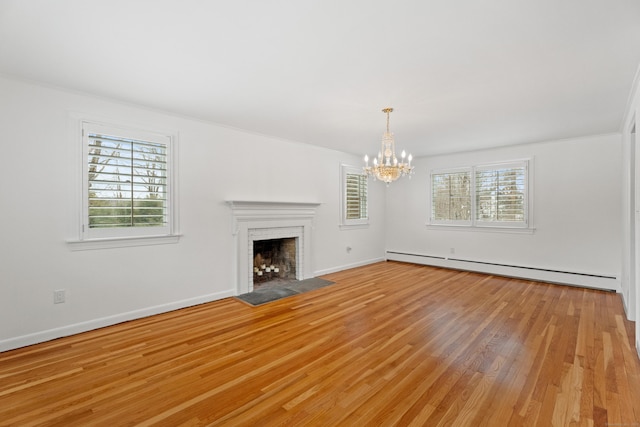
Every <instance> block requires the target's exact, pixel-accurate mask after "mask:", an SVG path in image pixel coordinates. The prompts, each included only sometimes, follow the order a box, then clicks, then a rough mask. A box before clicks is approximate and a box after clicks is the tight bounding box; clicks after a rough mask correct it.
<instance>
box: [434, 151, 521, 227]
mask: <svg viewBox="0 0 640 427" xmlns="http://www.w3.org/2000/svg"><path fill="white" fill-rule="evenodd" d="M528 166H529V161H528V160H524V161H515V162H509V163H500V164H488V165H477V166H472V167H469V168H464V169H450V170H439V171H433V172H432V173H431V210H430V221H429V222H430V224H433V225H460V226H472V227H502V228H527V227H528V226H529V225H528V224H529V218H528V216H529V206H528V200H529V181H528V174H529V168H528Z"/></svg>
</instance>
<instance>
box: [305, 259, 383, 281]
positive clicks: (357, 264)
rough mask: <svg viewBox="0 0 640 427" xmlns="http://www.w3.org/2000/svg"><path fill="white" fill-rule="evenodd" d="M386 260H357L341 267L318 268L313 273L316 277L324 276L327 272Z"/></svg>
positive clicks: (335, 271)
mask: <svg viewBox="0 0 640 427" xmlns="http://www.w3.org/2000/svg"><path fill="white" fill-rule="evenodd" d="M382 261H386V258H384V257H381V258H373V259H369V260H366V261H360V262H355V263H353V264H346V265H342V266H340V267H333V268H326V269H324V270H316V271H315V272H314V273H313V276H314V277H318V276H322V275H325V274H331V273H337V272H338V271H343V270H348V269H350V268H356V267H362V266H363V265H369V264H375V263H376V262H382Z"/></svg>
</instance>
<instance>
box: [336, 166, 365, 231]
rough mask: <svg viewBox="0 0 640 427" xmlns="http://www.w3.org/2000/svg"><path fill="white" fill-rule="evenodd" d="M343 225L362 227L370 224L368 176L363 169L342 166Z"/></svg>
mask: <svg viewBox="0 0 640 427" xmlns="http://www.w3.org/2000/svg"><path fill="white" fill-rule="evenodd" d="M340 175H341V189H342V191H341V196H342V197H341V198H342V202H341V205H342V209H341V225H343V226H361V225H366V224H368V222H369V213H368V200H367V197H368V188H367V176H366V175H364V173H363V171H362V169H361V168H356V167H353V166H348V165H342V166H341V174H340Z"/></svg>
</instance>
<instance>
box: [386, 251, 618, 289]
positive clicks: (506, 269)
mask: <svg viewBox="0 0 640 427" xmlns="http://www.w3.org/2000/svg"><path fill="white" fill-rule="evenodd" d="M386 257H387V260H388V261H403V262H410V263H414V264H422V265H431V266H435V267H444V268H452V269H456V270H466V271H476V272H479V273H488V274H494V275H498V276H507V277H518V278H522V279H529V280H536V281H541V282H550V283H559V284H564V285H573V286H582V287H587V288H594V289H601V290H605V291H611V292H621V290H622V289H621V286H620V281H619V279H618V277H616V276H615V275H608V274H592V273H583V272H572V271H562V270H553V269H547V268H540V267H529V266H521V265H510V264H502V263H497V262H487V261H476V260H470V259H461V258H454V257H442V256H434V255H425V254H417V253H408V252H398V251H386Z"/></svg>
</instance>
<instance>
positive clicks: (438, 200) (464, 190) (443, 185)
mask: <svg viewBox="0 0 640 427" xmlns="http://www.w3.org/2000/svg"><path fill="white" fill-rule="evenodd" d="M431 222H432V223H434V224H452V225H453V224H455V225H471V170H469V169H464V170H452V171H443V172H437V173H433V174H431Z"/></svg>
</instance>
